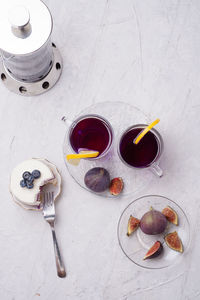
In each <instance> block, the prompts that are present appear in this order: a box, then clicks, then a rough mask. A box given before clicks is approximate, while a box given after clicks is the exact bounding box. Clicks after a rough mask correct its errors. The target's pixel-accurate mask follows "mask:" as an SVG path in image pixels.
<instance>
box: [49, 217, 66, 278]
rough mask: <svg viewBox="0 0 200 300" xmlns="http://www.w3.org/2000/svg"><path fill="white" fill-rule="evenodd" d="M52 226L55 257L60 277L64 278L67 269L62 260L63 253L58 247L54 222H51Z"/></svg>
mask: <svg viewBox="0 0 200 300" xmlns="http://www.w3.org/2000/svg"><path fill="white" fill-rule="evenodd" d="M50 226H51V231H52V236H53V245H54V253H55V259H56V268H57V274H58V277H61V278H63V277H66V271H65V267H64V264H63V262H62V258H61V255H60V250H59V247H58V242H57V238H56V233H55V228H54V223H50Z"/></svg>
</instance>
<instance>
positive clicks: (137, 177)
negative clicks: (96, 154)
mask: <svg viewBox="0 0 200 300" xmlns="http://www.w3.org/2000/svg"><path fill="white" fill-rule="evenodd" d="M88 114H96V115H99V116H102V117H103V118H105V119H106V120H107V121H108V122H109V123H110V124H111V126H112V127H113V131H114V137H113V146H112V150H111V151H110V153H109V155H107V157H106V159H105V158H100V159H96V160H92V159H90V160H89V159H82V160H81V161H80V163H79V165H78V166H74V165H71V164H69V163H68V162H67V160H66V155H67V154H70V153H71V152H72V150H71V146H70V144H69V139H68V131H69V128H70V124H71V123H72V122H73V120H74V119H76V118H79V117H80V116H83V115H88ZM64 120H65V121H66V124H67V126H68V130H67V132H66V135H65V139H64V144H63V155H64V161H65V164H66V167H67V169H68V171H69V173H70V175H71V176H72V177H73V178H74V179H75V181H76V182H77V183H78V184H79V185H80V186H81V187H83V188H84V189H86V190H89V189H88V188H87V187H86V186H85V183H84V176H85V174H86V172H87V171H88V170H89V169H91V168H94V167H103V168H105V169H107V170H108V171H109V173H110V176H111V179H112V178H115V177H122V179H123V181H124V190H123V192H122V193H121V196H127V195H130V194H131V195H133V194H134V193H136V192H138V191H141V190H142V189H144V188H145V187H146V186H147V185H148V184H149V183H150V182H151V181H152V180H153V179H154V178H155V175H154V174H152V173H151V172H150V171H149V170H148V169H133V168H130V167H127V166H126V165H125V164H124V163H122V161H121V160H120V158H119V156H118V153H117V147H118V143H119V140H120V137H121V135H122V133H123V132H124V131H125V129H127V128H128V127H130V126H131V125H133V124H148V123H149V122H150V121H151V119H150V118H149V117H148V116H147V115H146V114H144V113H143V112H142V111H141V110H140V109H138V108H137V107H134V106H132V105H129V104H126V103H123V102H103V103H98V104H94V105H92V106H90V107H88V108H86V109H84V110H83V111H82V112H81V113H80V114H79V115H77V116H75V117H74V118H73V120H69V119H66V118H65V119H64ZM157 180H160V179H159V178H158V179H157ZM89 191H90V190H89ZM96 194H97V195H100V196H104V197H114V196H112V195H111V194H110V193H109V191H106V192H103V193H96Z"/></svg>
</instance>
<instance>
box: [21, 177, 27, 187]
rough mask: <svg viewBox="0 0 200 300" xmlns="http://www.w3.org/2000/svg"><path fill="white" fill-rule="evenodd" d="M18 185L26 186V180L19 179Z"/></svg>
mask: <svg viewBox="0 0 200 300" xmlns="http://www.w3.org/2000/svg"><path fill="white" fill-rule="evenodd" d="M20 186H21V187H23V188H24V187H26V181H25V180H24V179H22V180H21V181H20Z"/></svg>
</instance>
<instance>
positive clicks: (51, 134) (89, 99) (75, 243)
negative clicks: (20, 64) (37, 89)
mask: <svg viewBox="0 0 200 300" xmlns="http://www.w3.org/2000/svg"><path fill="white" fill-rule="evenodd" d="M45 3H46V4H47V5H48V6H49V8H50V10H51V12H52V15H53V18H54V30H53V37H52V38H53V41H54V42H55V43H56V44H57V45H58V47H59V49H60V51H61V53H62V56H63V61H64V69H63V74H62V77H61V79H60V81H59V82H58V84H57V85H56V86H55V87H54V88H53V89H52V90H50V91H49V92H48V93H46V94H44V95H42V96H39V97H35V98H24V97H20V96H17V95H15V94H12V93H10V92H9V91H8V90H6V89H5V88H4V86H3V85H2V84H1V85H0V139H1V142H0V147H1V151H0V153H1V159H0V166H1V168H0V169H1V176H0V191H1V215H0V299H1V300H28V299H31V300H32V299H48V300H54V299H58V300H62V299H66V300H68V299H69V300H93V299H95V300H99V299H105V300H115V299H116V300H135V299H136V300H137V299H139V300H143V299H151V300H157V299H158V300H160V299H173V300H179V299H180V300H185V299H187V300H190V299H200V287H199V269H200V260H199V248H200V235H199V229H200V222H199V206H200V199H199V198H200V185H199V173H200V159H199V156H200V140H199V132H200V129H199V127H200V118H199V114H200V101H199V98H200V1H199V0H190V1H189V0H181V1H180V0H153V1H149V0H143V1H140V0H85V1H83V0H74V1H70V0H65V1H61V0H60V1H54V0H49V1H47V0H46V1H45ZM101 101H113V102H114V101H125V102H128V103H130V104H131V103H132V104H134V105H135V106H137V107H139V108H140V109H141V110H142V111H144V112H145V113H147V114H150V115H151V116H152V119H153V118H157V117H159V118H160V119H161V122H160V125H159V129H160V131H161V133H162V134H163V138H164V141H165V153H164V155H163V159H162V161H161V166H162V168H163V169H164V172H165V175H164V177H163V178H162V179H160V180H159V179H158V180H157V181H154V183H153V184H152V185H151V186H150V187H148V189H144V191H143V192H140V194H137V195H132V196H131V197H129V198H125V199H103V198H101V197H98V196H95V195H92V194H90V193H88V192H87V191H85V190H83V189H81V188H80V187H79V186H78V185H77V184H76V183H75V182H74V181H73V179H72V178H71V177H70V176H69V174H68V173H67V170H66V168H65V165H64V162H63V157H62V143H63V139H64V134H65V130H66V128H65V125H64V124H63V123H62V122H61V118H62V116H63V115H65V116H73V115H74V114H77V113H78V112H79V111H80V110H82V109H83V108H85V107H86V106H88V105H91V104H93V103H97V102H101ZM30 157H45V158H47V159H49V160H50V161H52V162H54V163H55V164H56V165H57V166H58V168H59V169H60V171H61V173H62V177H63V194H62V197H61V198H60V199H59V201H58V202H57V205H56V210H57V216H58V217H57V224H56V230H57V235H58V239H59V242H60V247H61V250H62V253H63V258H64V261H65V265H66V267H67V271H68V277H67V278H66V279H59V278H57V277H56V273H55V263H54V256H53V247H52V237H51V233H50V229H49V227H48V225H47V224H46V223H45V222H44V220H43V217H42V215H41V213H37V212H28V211H25V210H23V209H22V208H20V207H18V206H17V205H16V204H15V203H13V202H12V199H11V196H10V194H9V191H8V183H9V174H10V172H11V170H12V168H13V167H14V166H15V165H16V164H17V163H19V162H20V161H22V160H24V159H27V158H30ZM152 193H153V194H155V193H156V194H161V195H164V196H167V197H169V198H171V199H172V200H175V201H176V202H177V203H178V204H180V205H181V206H182V207H183V208H184V209H185V210H186V211H187V213H188V217H189V218H190V222H191V229H192V234H193V240H192V244H191V249H190V251H189V253H188V255H186V256H185V261H184V264H183V265H184V268H183V265H182V264H181V265H179V266H178V267H176V268H171V269H168V270H164V271H155V270H154V271H147V270H144V269H141V268H139V267H137V266H136V265H134V264H132V263H131V262H130V261H129V260H128V259H127V258H126V257H125V256H124V255H123V253H122V251H121V250H120V248H119V246H118V241H117V235H116V230H117V222H118V219H119V216H120V214H121V212H122V210H123V209H124V208H125V206H126V205H127V204H128V203H129V202H131V201H132V200H133V199H134V198H136V197H138V196H141V195H142V194H152ZM185 265H186V268H185Z"/></svg>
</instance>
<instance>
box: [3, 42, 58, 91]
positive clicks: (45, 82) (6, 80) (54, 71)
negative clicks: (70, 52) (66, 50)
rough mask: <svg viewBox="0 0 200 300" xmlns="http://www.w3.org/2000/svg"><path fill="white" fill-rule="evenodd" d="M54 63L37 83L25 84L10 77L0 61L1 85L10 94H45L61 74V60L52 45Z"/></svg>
mask: <svg viewBox="0 0 200 300" xmlns="http://www.w3.org/2000/svg"><path fill="white" fill-rule="evenodd" d="M52 49H53V54H54V61H53V64H52V68H51V70H50V71H49V73H48V74H47V75H46V76H45V77H44V78H42V79H41V80H39V81H36V82H25V81H21V80H17V79H16V78H14V77H13V76H12V74H11V73H10V72H9V71H8V69H7V68H6V67H5V66H4V63H3V61H2V60H0V78H1V81H2V82H3V84H4V85H5V86H6V87H7V88H8V89H9V90H10V91H12V92H14V93H16V94H18V95H22V96H36V95H40V94H43V93H45V92H47V91H48V90H49V89H51V88H52V87H53V86H54V85H55V84H56V82H57V81H58V79H59V78H60V75H61V73H62V58H61V55H60V52H59V50H58V49H57V48H56V46H55V44H53V43H52Z"/></svg>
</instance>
